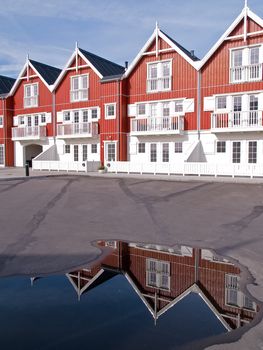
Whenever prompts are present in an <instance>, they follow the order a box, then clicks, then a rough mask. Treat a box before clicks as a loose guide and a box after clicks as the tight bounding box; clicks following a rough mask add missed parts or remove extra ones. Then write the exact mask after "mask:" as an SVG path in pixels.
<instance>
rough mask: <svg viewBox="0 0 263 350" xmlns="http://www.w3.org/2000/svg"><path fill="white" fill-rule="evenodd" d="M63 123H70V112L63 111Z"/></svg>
mask: <svg viewBox="0 0 263 350" xmlns="http://www.w3.org/2000/svg"><path fill="white" fill-rule="evenodd" d="M63 121H64V122H70V111H64V112H63Z"/></svg>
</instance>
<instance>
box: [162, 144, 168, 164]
mask: <svg viewBox="0 0 263 350" xmlns="http://www.w3.org/2000/svg"><path fill="white" fill-rule="evenodd" d="M163 162H164V163H168V162H169V143H163Z"/></svg>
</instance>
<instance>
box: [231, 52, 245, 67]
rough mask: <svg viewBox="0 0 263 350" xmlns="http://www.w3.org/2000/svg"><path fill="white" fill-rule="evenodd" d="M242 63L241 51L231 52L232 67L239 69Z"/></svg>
mask: <svg viewBox="0 0 263 350" xmlns="http://www.w3.org/2000/svg"><path fill="white" fill-rule="evenodd" d="M242 63H243V49H241V50H234V51H232V67H240V66H242Z"/></svg>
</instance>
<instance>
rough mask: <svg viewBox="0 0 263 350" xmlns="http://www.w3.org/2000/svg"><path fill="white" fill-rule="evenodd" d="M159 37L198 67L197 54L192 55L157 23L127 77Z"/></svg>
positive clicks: (129, 69) (127, 72)
mask: <svg viewBox="0 0 263 350" xmlns="http://www.w3.org/2000/svg"><path fill="white" fill-rule="evenodd" d="M157 37H160V38H161V39H163V40H164V41H165V42H166V43H167V44H168V45H169V46H170V47H171V48H172V49H174V51H176V52H177V53H178V54H179V55H180V56H182V57H183V58H184V59H185V60H186V61H187V62H188V63H189V64H190V65H191V66H193V67H194V68H196V67H197V63H198V61H199V58H198V57H196V56H195V55H192V53H191V52H190V51H188V50H187V49H185V48H184V47H183V46H182V45H180V44H179V43H178V42H177V41H175V40H174V39H172V38H171V37H169V36H168V35H167V34H165V33H164V32H163V31H162V30H160V29H159V27H158V26H157V25H156V28H155V30H154V31H153V33H152V35H151V36H150V38H149V39H148V41H147V42H146V43H145V45H144V46H143V48H142V49H141V51H140V52H139V53H138V55H137V56H136V57H135V59H134V60H133V61H132V63H131V65H130V66H129V68H128V69H127V70H126V72H125V74H124V77H125V78H126V77H127V76H128V75H129V74H130V73H131V72H132V71H133V69H134V68H135V66H136V65H137V63H138V62H139V61H140V59H141V58H142V56H143V54H144V53H145V52H146V51H147V49H148V48H149V46H150V45H151V44H152V43H153V41H154V40H156V38H157Z"/></svg>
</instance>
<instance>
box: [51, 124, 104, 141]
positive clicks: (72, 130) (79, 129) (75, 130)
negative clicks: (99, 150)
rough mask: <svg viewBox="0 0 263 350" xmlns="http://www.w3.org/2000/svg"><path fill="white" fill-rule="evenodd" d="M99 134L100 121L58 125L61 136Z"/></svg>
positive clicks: (90, 135) (58, 132)
mask: <svg viewBox="0 0 263 350" xmlns="http://www.w3.org/2000/svg"><path fill="white" fill-rule="evenodd" d="M97 135H98V123H73V124H59V125H58V126H57V137H59V138H76V137H93V136H97Z"/></svg>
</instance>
